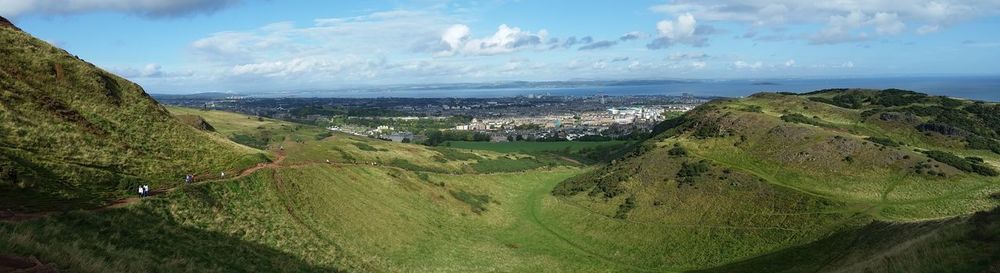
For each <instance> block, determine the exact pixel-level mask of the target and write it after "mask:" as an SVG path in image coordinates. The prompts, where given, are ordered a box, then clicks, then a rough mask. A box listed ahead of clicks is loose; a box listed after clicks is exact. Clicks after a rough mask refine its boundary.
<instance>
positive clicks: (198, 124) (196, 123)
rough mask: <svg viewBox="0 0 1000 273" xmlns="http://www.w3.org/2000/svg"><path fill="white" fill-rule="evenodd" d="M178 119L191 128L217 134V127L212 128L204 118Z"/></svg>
mask: <svg viewBox="0 0 1000 273" xmlns="http://www.w3.org/2000/svg"><path fill="white" fill-rule="evenodd" d="M177 119H180V120H181V122H183V123H184V124H187V125H190V126H191V127H194V128H196V129H198V130H202V131H208V132H215V127H212V125H211V124H208V121H205V119H204V118H202V117H201V116H196V115H178V116H177Z"/></svg>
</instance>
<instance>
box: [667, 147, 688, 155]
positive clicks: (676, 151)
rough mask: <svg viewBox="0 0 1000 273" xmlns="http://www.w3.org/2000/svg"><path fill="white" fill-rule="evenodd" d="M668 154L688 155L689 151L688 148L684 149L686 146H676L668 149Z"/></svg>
mask: <svg viewBox="0 0 1000 273" xmlns="http://www.w3.org/2000/svg"><path fill="white" fill-rule="evenodd" d="M667 154H669V155H671V156H687V154H688V152H687V149H684V147H681V146H674V147H673V148H670V150H668V151H667Z"/></svg>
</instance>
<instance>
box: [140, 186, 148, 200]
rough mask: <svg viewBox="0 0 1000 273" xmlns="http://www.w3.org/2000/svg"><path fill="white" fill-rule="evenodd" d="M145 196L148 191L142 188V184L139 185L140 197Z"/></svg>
mask: <svg viewBox="0 0 1000 273" xmlns="http://www.w3.org/2000/svg"><path fill="white" fill-rule="evenodd" d="M145 196H146V191H145V190H143V189H142V186H139V197H140V198H141V197H145Z"/></svg>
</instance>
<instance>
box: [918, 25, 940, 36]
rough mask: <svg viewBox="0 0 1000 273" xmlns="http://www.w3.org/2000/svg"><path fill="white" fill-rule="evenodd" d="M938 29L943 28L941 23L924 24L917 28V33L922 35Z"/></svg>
mask: <svg viewBox="0 0 1000 273" xmlns="http://www.w3.org/2000/svg"><path fill="white" fill-rule="evenodd" d="M938 30H941V26H939V25H923V26H920V28H917V34H920V35H925V34H931V33H934V32H937V31H938Z"/></svg>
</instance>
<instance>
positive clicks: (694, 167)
mask: <svg viewBox="0 0 1000 273" xmlns="http://www.w3.org/2000/svg"><path fill="white" fill-rule="evenodd" d="M711 168H712V164H709V163H708V161H707V160H701V161H698V162H693V163H692V162H684V163H681V169H680V170H678V171H677V177H679V178H685V177H697V176H701V174H703V173H705V172H708V171H709V170H711Z"/></svg>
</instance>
